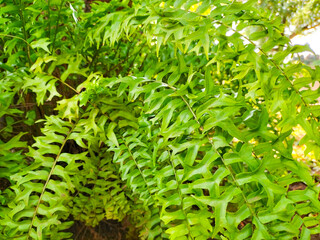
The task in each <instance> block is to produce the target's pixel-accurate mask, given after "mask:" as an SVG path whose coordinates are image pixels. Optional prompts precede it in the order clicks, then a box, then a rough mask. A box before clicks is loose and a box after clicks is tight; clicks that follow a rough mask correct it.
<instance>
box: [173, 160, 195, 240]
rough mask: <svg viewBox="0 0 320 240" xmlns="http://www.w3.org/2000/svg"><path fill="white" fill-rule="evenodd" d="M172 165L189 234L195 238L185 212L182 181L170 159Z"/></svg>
mask: <svg viewBox="0 0 320 240" xmlns="http://www.w3.org/2000/svg"><path fill="white" fill-rule="evenodd" d="M170 165H171V167H172V170H173V173H174V177H175V179H176V182H177V185H178V186H177V190H178V194H179V197H180V200H181V210H182V212H183V215H184V217H185V222H186V223H187V227H188V235H189V237H190V239H194V237H192V235H191V227H190V224H189V222H188V217H187V214H186V213H185V211H184V207H183V206H184V204H183V197H182V193H181V189H180V182H179V181H178V176H177V174H176V171H175V169H174V166H173V164H172V161H170ZM188 239H189V238H188Z"/></svg>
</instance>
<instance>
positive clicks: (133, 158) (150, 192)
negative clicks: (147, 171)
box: [121, 136, 155, 206]
mask: <svg viewBox="0 0 320 240" xmlns="http://www.w3.org/2000/svg"><path fill="white" fill-rule="evenodd" d="M121 139H122V141H123V143H124V145H125V146H126V148H127V150H128V152H129V154H130V157H131V158H132V160H133V161H134V163H135V165H136V166H137V168H138V170H139V172H140V175H141V177H142V179H143V181H144V183H145V184H146V186H147V189H148V192H149V194H150V197H151V198H152V200H153V202H155V200H154V198H153V195H152V191H151V190H150V188H149V185H148V182H147V180H146V178H145V177H144V175H143V173H142V171H141V168H140V167H139V165H138V163H137V161H136V159H135V157H134V156H133V154H132V152H131V150H130V148H129V146H128V145H127V143H126V141H125V140H124V138H123V136H121ZM148 206H149V205H148Z"/></svg>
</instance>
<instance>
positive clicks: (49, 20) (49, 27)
mask: <svg viewBox="0 0 320 240" xmlns="http://www.w3.org/2000/svg"><path fill="white" fill-rule="evenodd" d="M50 5H51V4H50V0H48V31H49V33H48V37H49V39H51V15H50Z"/></svg>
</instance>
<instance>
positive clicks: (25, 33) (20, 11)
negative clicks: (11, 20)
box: [19, 0, 32, 67]
mask: <svg viewBox="0 0 320 240" xmlns="http://www.w3.org/2000/svg"><path fill="white" fill-rule="evenodd" d="M19 4H20V6H19V16H20V19H21V22H22V33H23V36H24V40H25V41H24V42H27V39H28V35H27V31H26V21H25V19H24V15H23V11H24V3H23V2H22V0H19ZM26 45H27V58H28V62H29V66H30V67H31V65H32V61H31V58H30V45H29V44H26Z"/></svg>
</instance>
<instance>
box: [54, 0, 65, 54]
mask: <svg viewBox="0 0 320 240" xmlns="http://www.w3.org/2000/svg"><path fill="white" fill-rule="evenodd" d="M63 3H64V0H61V3H60V8H59V12H58V18H57V24H56V29H55V31H54V36H53V40H52V52H53V50H54V47H55V43H56V38H57V34H58V28H59V21H60V16H61V9H62V5H63Z"/></svg>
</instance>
